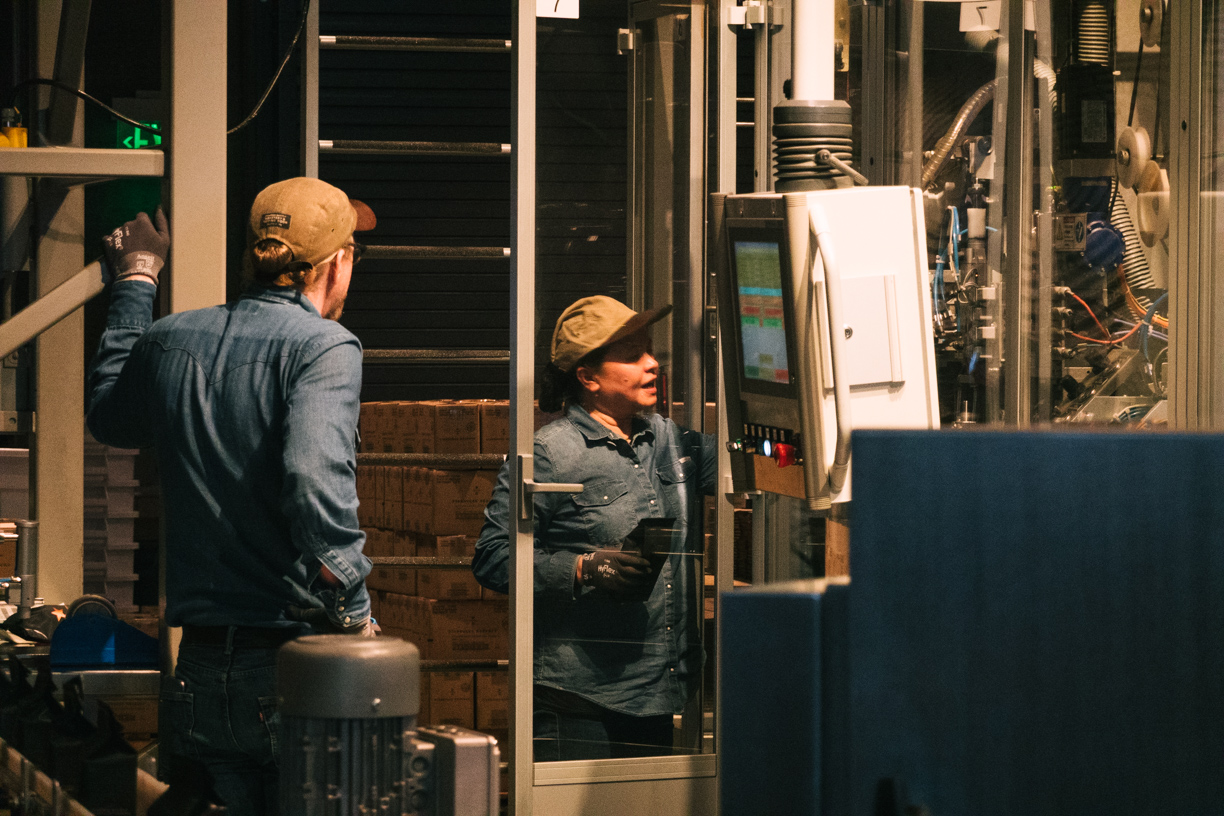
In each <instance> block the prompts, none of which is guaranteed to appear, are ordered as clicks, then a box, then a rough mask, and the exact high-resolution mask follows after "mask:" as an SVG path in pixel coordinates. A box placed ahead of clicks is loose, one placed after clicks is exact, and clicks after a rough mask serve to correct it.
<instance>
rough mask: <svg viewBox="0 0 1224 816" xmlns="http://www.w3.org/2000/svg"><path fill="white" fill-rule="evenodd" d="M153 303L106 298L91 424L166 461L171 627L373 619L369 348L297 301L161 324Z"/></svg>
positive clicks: (261, 299)
mask: <svg viewBox="0 0 1224 816" xmlns="http://www.w3.org/2000/svg"><path fill="white" fill-rule="evenodd" d="M155 292H156V288H155V287H154V286H151V285H150V284H149V283H148V282H145V281H119V282H117V283H116V284H115V285H114V286H113V287H112V291H111V302H110V311H109V313H108V316H107V323H106V330H105V331H104V332H103V334H102V342H101V344H100V346H99V348H98V353H97V355H96V356H95V358H94V363H93V368H92V370H91V372H90V375H89V416H88V425H89V430H90V431H91V432H92V433H93V435H94V437H95V438H96V439H97V440H98V441H100V442H104V443H106V444H108V445H115V446H118V447H123V448H138V447H146V446H150V445H152V446H154V447H155V448H156V450H157V456H158V464H159V467H160V471H161V487H162V499H163V510H164V514H165V536H166V602H167V603H166V618H167V621H168V622H169V623H170V625H172V626H181V625H183V624H195V625H209V626H213V625H242V626H281V625H284V626H290V625H293V626H300V625H301V624H298V623H292V622H291V621H290V620H289V618H288V617H287V616H286V614H285V610H286V608H287V607H289V606H297V607H302V608H320V607H321V608H324V609H326V610H327V612H328V616H329V617H330V618H332V620H333V621H334V622H336V623H344V622H346V621H350V622H355V621H360V620H364V619H365V618H366V617H368V616H369V614H370V600H369V595H368V594H367V592H366V588H365V576H366V574H367V573H369V571H370V560H369V559H368V558H366V557H365V556H364V555H362V553H361V550H362V545H363V544H364V542H365V534H364V533H362V532H361V529H360V528H359V527H358V524H357V487H356V451H355V436H356V429H357V415H358V411H359V410H360V391H361V344H360V343H359V342H358V341H357V338H356V337H354V336H353V335H352V334H351V333H350V332H349V331H348V330H347V329H345V328H344V327H343V326H341V325H340V324H339V323H336V322H335V321H332V320H324V319H323V318H322V317H320V315H319V312H318V311H317V310H316V309H315V307H314V305H313V304H312V303H311V302H310V301H309V300H307V299H306V298H305V297H303V296H302V295H301V294H300V293H298V292H297V291H296V290H294V289H291V288H269V289H254V290H252V291H250V292H248V293H247V294H246V295H244V296H243V297H242V298H241V299H239V300H238V301H237V302H235V303H230V304H226V305H224V306H215V307H212V308H207V309H197V310H195V311H190V312H181V313H179V314H174V315H170V316H168V317H165V318H162V319H161V320H158V321H157V322H156V323H154V322H153V319H152V308H153V296H154V294H155ZM323 565H326V566H327V567H328V569H330V570H331V571H332V573H334V574H335V575H336V577H337V578H339V579H340V582H341V584H342V586H340V587H335V588H333V587H330V586H328V585H326V584H325V583H324V582H323V581H322V579H321V578H320V572H321V570H320V568H321V566H323Z"/></svg>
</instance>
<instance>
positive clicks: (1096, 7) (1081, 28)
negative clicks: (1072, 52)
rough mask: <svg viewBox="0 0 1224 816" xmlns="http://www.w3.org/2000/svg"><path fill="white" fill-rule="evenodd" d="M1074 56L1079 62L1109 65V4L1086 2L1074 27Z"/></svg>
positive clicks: (1099, 1) (1101, 1)
mask: <svg viewBox="0 0 1224 816" xmlns="http://www.w3.org/2000/svg"><path fill="white" fill-rule="evenodd" d="M1075 35H1076V36H1075V39H1076V44H1077V46H1078V47H1077V48H1076V56H1077V57H1078V58H1079V61H1080V62H1095V63H1096V64H1097V65H1105V66H1108V65H1109V4H1108V3H1106V2H1105V0H1087V2H1085V3H1084V5H1083V6H1081V8H1080V16H1079V21H1078V22H1077V23H1076V26H1075Z"/></svg>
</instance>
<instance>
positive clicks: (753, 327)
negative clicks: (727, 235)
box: [734, 241, 790, 384]
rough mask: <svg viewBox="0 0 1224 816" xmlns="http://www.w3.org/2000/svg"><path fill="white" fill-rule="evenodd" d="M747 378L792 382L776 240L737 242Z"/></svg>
mask: <svg viewBox="0 0 1224 816" xmlns="http://www.w3.org/2000/svg"><path fill="white" fill-rule="evenodd" d="M734 245H735V271H736V277H737V283H738V295H739V320H740V339H741V342H742V343H743V351H744V357H743V359H744V377H745V378H747V379H750V380H760V381H762V382H770V383H781V384H789V383H790V371H789V369H788V363H787V359H786V323H785V320H784V317H783V314H784V313H783V310H782V252H781V248H780V247H779V245H778V243H777V242H776V241H735V242H734Z"/></svg>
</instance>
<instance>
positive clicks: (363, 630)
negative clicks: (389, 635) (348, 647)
mask: <svg viewBox="0 0 1224 816" xmlns="http://www.w3.org/2000/svg"><path fill="white" fill-rule="evenodd" d="M285 617H287V618H289V620H295V621H301V622H302V623H309V624H310V625H311V626H313V627H314V628H315V631H317V632H320V633H321V634H325V635H360V636H362V637H373V636H374V635H376V634H378V632H379V628H378V624H376V623H375V622H374V619H373V618H369V617H366V618H362V619H361V620H355V621H353V622H352V623H348V624H342V623H336V622H335V621H333V620H332V619H331V618H330V617H329V616H328V614H327V610H326V609H324V608H323V607H321V606H314V607H310V608H309V609H306V608H303V607H300V606H289V607H286V608H285Z"/></svg>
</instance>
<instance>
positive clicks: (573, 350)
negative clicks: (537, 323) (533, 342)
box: [552, 295, 672, 371]
mask: <svg viewBox="0 0 1224 816" xmlns="http://www.w3.org/2000/svg"><path fill="white" fill-rule="evenodd" d="M671 310H672V307H671V305H670V304H669V305H667V306H664V307H662V308H659V309H650V310H648V311H645V312H635V311H633V310H632V309H630V308H629V307H628V306H626V305H625V304H623V303H621V302H620V301H619V300H616V299H614V298H610V297H606V296H604V295H595V296H593V297H584V298H582V299H581V300H577V301H575V302H573V303H571V304H570V305H569V306H568V307H566V309H565V311H564V312H562V313H561V316H560V317H559V318H557V327H556V328H555V329H554V330H553V336H552V363H553V365H555V366H556V367H557V368H559V369H561V370H562V371H571V370H573V368H574V366H575V365H577V363H578V361H579V360H581V359H582V358H583V357H585V356H586V355H588V354H590V353H591V352H592V351H594V350H595V349H597V348H602V347H604V346H607V345H611V344H612V343H615V342H616V341H617V340H622V339H624V338H626V337H628V336H629V335H631V334H634V333H635V332H638V331H640V330H642V329H644V328H646V327H647V326H649V325H651V324H652V323H657V322H658V321H660V320H662V319H663V318H665V317H667V316H668V315H669V314H671Z"/></svg>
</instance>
